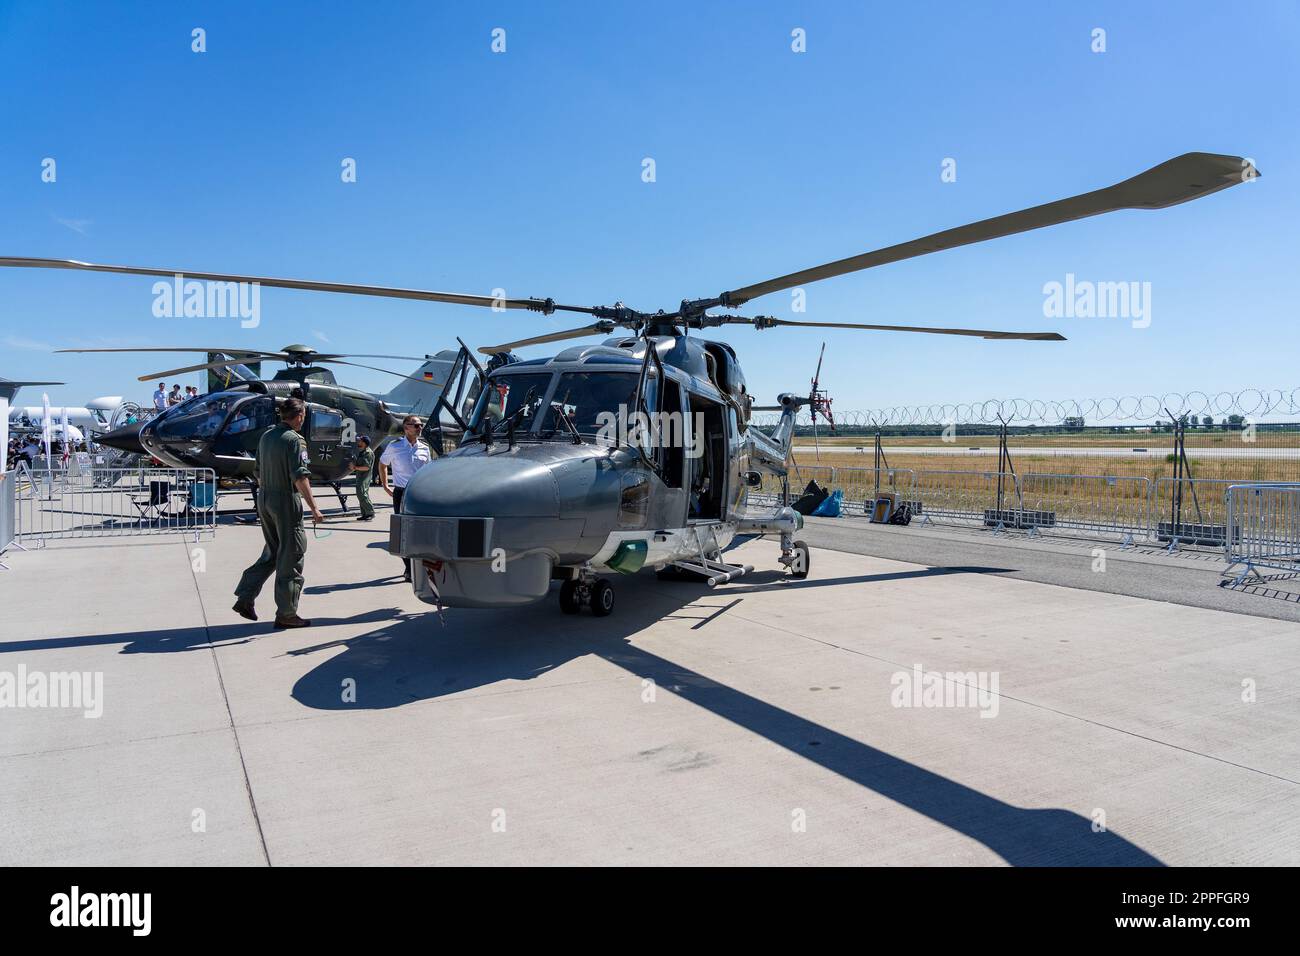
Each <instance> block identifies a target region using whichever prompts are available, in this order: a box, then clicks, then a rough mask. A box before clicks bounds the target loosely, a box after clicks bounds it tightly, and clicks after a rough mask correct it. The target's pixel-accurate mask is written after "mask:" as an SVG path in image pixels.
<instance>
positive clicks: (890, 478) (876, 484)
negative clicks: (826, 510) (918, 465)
mask: <svg viewBox="0 0 1300 956" xmlns="http://www.w3.org/2000/svg"><path fill="white" fill-rule="evenodd" d="M835 482H836V483H835V487H836V488H840V489H843V491H844V505H845V507H849V506H852V508H853V510H854V511H865V512H867V513H870V512H871V507H872V505H873V503H874V502H875V498H876V492H877V490H879V491H881V492H889V493H891V494H893V495H895V496H896V497H897V500H898V501H914V500H915V499H916V493H915V492H916V472H915V471H913V470H912V469H911V468H837V469H835Z"/></svg>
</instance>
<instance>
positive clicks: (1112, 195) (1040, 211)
mask: <svg viewBox="0 0 1300 956" xmlns="http://www.w3.org/2000/svg"><path fill="white" fill-rule="evenodd" d="M1258 176H1259V172H1258V171H1257V170H1256V169H1255V167H1254V166H1253V165H1251V164H1250V163H1249V162H1248V161H1247V160H1244V159H1242V158H1241V157H1240V156H1223V155H1220V154H1217V153H1184V154H1183V155H1182V156H1178V157H1175V158H1174V159H1171V160H1168V161H1167V162H1163V163H1161V164H1160V165H1159V166H1153V167H1151V168H1150V169H1148V170H1147V171H1146V172H1144V173H1139V174H1138V175H1136V176H1134V177H1133V178H1131V179H1126V180H1124V181H1123V182H1121V183H1116V184H1115V185H1113V186H1107V187H1105V188H1104V189H1097V190H1094V191H1093V192H1090V193H1084V194H1082V195H1080V196H1072V197H1070V198H1069V199H1058V200H1057V201H1056V202H1049V203H1045V204H1044V205H1041V206H1034V207H1032V208H1030V209H1022V210H1020V211H1018V212H1012V213H1007V214H1006V215H1004V216H995V217H994V218H992V219H984V220H981V221H980V222H974V223H970V224H969V225H965V226H958V227H956V228H955V229H946V230H944V231H943V232H936V233H934V234H933V235H930V236H923V237H922V238H920V239H913V240H912V241H910V242H903V243H899V244H898V245H896V246H888V247H886V248H884V249H877V250H875V251H873V252H865V253H863V254H862V255H859V256H851V257H850V258H848V259H840V260H837V261H836V262H828V263H826V264H825V265H820V266H814V267H812V268H811V269H804V270H803V271H802V272H792V273H791V274H790V275H787V276H781V277H780V278H777V279H768V280H767V281H766V282H756V283H754V284H753V285H747V286H744V287H743V288H740V289H736V290H735V291H733V292H724V293H723V294H722V296H721V299H722V304H723V305H726V306H730V307H735V306H739V305H742V304H744V303H745V302H748V301H749V300H750V299H755V298H758V297H759V296H760V295H767V294H768V293H769V292H780V291H781V290H783V289H792V288H794V287H795V286H800V285H806V284H808V283H809V282H817V281H820V280H821V279H829V278H832V277H833V276H841V275H844V274H846V273H849V272H858V271H860V270H862V269H871V268H873V267H875V266H881V265H885V264H886V263H890V262H898V261H900V260H902V259H912V258H915V257H916V256H923V255H927V254H928V253H931V252H939V251H941V250H944V249H953V248H956V247H957V246H966V245H970V244H971V243H973V242H983V241H985V240H986V239H996V238H998V237H1000V236H1010V235H1014V234H1015V233H1018V232H1028V231H1030V230H1031V229H1041V228H1042V227H1044V226H1053V225H1057V224H1058V223H1063V222H1071V221H1073V220H1075V219H1086V218H1088V217H1089V216H1097V215H1100V214H1101V213H1104V212H1114V211H1116V210H1118V209H1164V208H1165V207H1166V206H1174V205H1177V204H1178V203H1183V202H1187V201H1188V200H1189V199H1197V198H1199V197H1201V196H1208V195H1209V194H1210V193H1214V192H1218V191H1219V190H1220V189H1227V188H1228V187H1229V186H1235V185H1236V184H1237V183H1240V182H1245V181H1246V180H1248V179H1254V178H1257V177H1258Z"/></svg>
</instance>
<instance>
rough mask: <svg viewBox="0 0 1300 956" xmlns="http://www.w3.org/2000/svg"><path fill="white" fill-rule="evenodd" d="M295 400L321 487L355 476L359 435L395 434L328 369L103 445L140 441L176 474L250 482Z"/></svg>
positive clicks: (286, 374)
mask: <svg viewBox="0 0 1300 956" xmlns="http://www.w3.org/2000/svg"><path fill="white" fill-rule="evenodd" d="M291 396H296V397H299V398H302V399H303V401H305V402H306V403H307V420H306V422H305V424H304V426H303V434H304V437H305V438H306V439H307V450H308V454H309V455H310V462H309V465H310V467H311V470H312V476H313V478H314V479H315V480H319V481H323V482H331V483H334V482H340V481H342V480H343V479H345V478H347V477H349V476H350V475H351V473H352V460H353V457H354V455H355V453H356V439H357V436H358V435H370V436H371V438H372V440H373V441H375V442H378V441H379V440H380V439H381V438H382V437H384V436H385V435H387V434H389V433H390V432H391V431H394V430H396V426H395V424H394V422H393V420H392V416H391V415H390V414H389V413H388V411H387V409H386V408H385V406H384V404H383V402H381V401H380V400H378V399H377V398H375V397H374V396H373V395H371V394H370V393H368V392H363V391H359V390H357V389H352V388H346V387H344V386H340V385H338V384H337V383H336V382H335V381H334V376H333V375H332V374H331V373H330V371H329V370H328V369H324V368H316V367H311V366H308V367H297V368H286V369H282V370H281V371H280V372H278V373H277V374H276V375H275V377H274V378H271V379H266V380H259V381H251V382H240V383H239V384H237V385H233V386H231V387H230V388H228V389H225V390H223V391H218V392H209V393H208V394H206V395H200V396H198V397H196V398H192V399H190V400H188V401H186V402H182V403H181V404H179V405H175V406H173V407H171V408H168V409H166V410H165V411H163V412H162V413H160V414H159V415H157V416H155V417H154V418H152V419H150V420H149V421H147V422H145V423H143V424H142V425H139V426H131V427H130V428H129V429H121V430H119V433H114V434H111V435H107V436H104V442H105V444H109V445H114V446H116V447H125V446H127V445H129V444H130V443H131V440H132V438H134V440H135V441H136V442H138V446H139V450H141V451H143V452H144V453H147V454H149V455H152V456H153V457H155V458H157V459H158V460H159V461H161V462H164V463H165V464H167V465H170V466H172V467H175V468H211V469H212V470H213V471H214V472H216V474H217V475H218V476H219V477H223V478H240V479H251V478H253V477H254V469H255V465H256V456H257V443H258V440H259V439H260V438H261V436H262V433H263V432H264V431H265V430H266V429H267V428H269V427H270V426H271V425H273V424H275V422H276V420H277V419H276V413H275V403H276V400H277V399H279V400H283V399H286V398H289V397H291ZM131 430H134V432H135V434H134V436H132V435H130V434H129V431H131Z"/></svg>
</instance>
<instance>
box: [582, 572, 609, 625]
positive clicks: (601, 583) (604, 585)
mask: <svg viewBox="0 0 1300 956" xmlns="http://www.w3.org/2000/svg"><path fill="white" fill-rule="evenodd" d="M588 600H589V602H590V604H591V613H592V614H593V615H594V616H596V617H608V616H609V614H610V612H611V611H613V610H614V586H613V585H612V584H610V583H609V582H608V581H606V580H605V579H604V578H598V579H597V580H596V583H595V584H593V585H592V586H591V596H590V597H589V598H588Z"/></svg>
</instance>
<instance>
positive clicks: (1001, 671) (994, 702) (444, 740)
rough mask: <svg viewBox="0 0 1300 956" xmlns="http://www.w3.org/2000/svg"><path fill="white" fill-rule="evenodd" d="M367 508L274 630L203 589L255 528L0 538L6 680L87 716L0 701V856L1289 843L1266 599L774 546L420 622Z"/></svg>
mask: <svg viewBox="0 0 1300 956" xmlns="http://www.w3.org/2000/svg"><path fill="white" fill-rule="evenodd" d="M327 502H328V499H327ZM386 527H387V509H381V511H380V515H379V518H378V520H376V521H375V522H374V523H371V524H359V523H356V522H353V521H338V522H335V523H332V524H331V525H330V526H329V528H330V530H331V531H332V533H331V534H330V535H329V536H328V537H326V538H323V539H311V538H310V536H309V552H308V556H307V570H306V573H307V585H308V586H307V591H306V593H305V596H304V598H303V605H302V613H303V614H304V615H306V616H309V617H311V618H313V619H314V620H315V626H313V627H312V628H310V629H307V630H304V631H291V632H277V631H273V630H272V629H271V625H270V623H269V618H270V616H271V615H272V613H273V607H272V603H271V600H270V597H271V595H270V593H269V590H268V591H267V592H266V593H264V595H263V598H262V600H261V601H260V603H259V606H258V607H259V611H260V613H261V614H262V615H263V617H264V620H263V621H262V622H259V623H256V624H253V623H248V622H245V621H243V620H242V619H240V618H238V617H237V616H236V615H235V614H234V613H233V612H232V611H231V610H230V604H231V603H232V600H233V599H232V596H231V590H232V588H233V586H234V584H235V581H236V580H237V579H238V577H239V574H240V572H241V571H242V569H243V568H244V566H245V565H247V564H248V563H250V562H251V561H252V560H253V559H254V558H255V557H256V554H257V552H258V550H259V549H260V547H261V536H260V531H259V530H258V529H257V528H256V527H250V526H238V525H234V524H228V523H225V522H224V521H223V523H222V524H221V525H220V526H219V527H218V529H217V532H216V537H215V539H214V540H210V541H206V542H202V543H199V544H197V545H196V544H194V543H193V542H183V541H180V540H173V541H171V542H168V543H126V542H124V541H122V540H118V541H115V542H105V543H103V544H88V545H80V546H75V547H66V546H57V545H52V546H50V547H49V548H47V549H44V550H40V551H31V552H10V553H8V554H7V555H6V561H7V563H9V564H10V566H11V568H12V570H10V571H8V572H0V606H3V607H4V608H5V609H6V613H5V614H4V615H3V619H2V620H0V679H3V675H4V674H5V673H9V674H14V673H16V672H17V671H18V669H19V668H20V667H21V668H25V669H26V671H27V672H28V673H29V674H30V673H32V672H36V673H40V674H49V673H50V672H56V671H74V670H75V671H82V672H90V673H92V674H93V673H99V674H102V680H103V695H102V698H103V699H102V706H103V714H102V716H101V717H98V718H94V717H86V716H84V715H83V712H82V710H80V709H74V708H52V707H22V708H19V707H12V706H6V707H4V708H3V709H0V864H74V865H95V864H165V865H166V864H248V865H267V864H274V865H299V864H379V863H385V864H453V863H463V864H477V865H498V864H796V865H800V864H873V865H886V864H887V865H897V864H914V865H947V864H1015V865H1034V864H1067V865H1068V864H1097V865H1158V864H1172V865H1181V864H1231V865H1241V864H1291V865H1294V864H1297V863H1300V733H1298V732H1297V731H1300V690H1297V681H1296V676H1297V664H1296V647H1297V645H1298V643H1300V642H1298V640H1297V639H1298V638H1300V627H1298V626H1297V624H1296V623H1294V622H1292V621H1287V620H1277V619H1273V618H1269V617H1264V616H1259V615H1254V614H1247V613H1240V612H1237V611H1227V610H1222V609H1217V608H1211V607H1196V606H1190V605H1189V604H1187V603H1170V602H1168V601H1162V600H1155V599H1152V598H1151V597H1146V596H1135V595H1133V594H1125V593H1118V592H1106V591H1098V590H1092V589H1085V588H1083V587H1078V586H1061V585H1060V584H1053V583H1043V582H1042V581H1036V580H1028V579H1024V573H1023V572H1024V569H1023V568H1020V567H1018V566H1019V565H1021V564H1022V563H1023V562H1021V561H1018V560H1016V558H1015V556H1014V555H1011V554H1007V553H993V552H988V551H977V552H971V553H969V554H968V553H966V552H960V553H958V552H950V551H945V550H943V549H942V548H939V549H938V550H935V548H936V546H934V545H933V544H927V545H925V547H926V548H930V549H931V550H929V551H926V552H925V557H924V560H915V559H916V558H921V557H922V555H921V554H920V553H917V554H914V555H912V557H913V558H914V559H913V560H902V559H898V558H895V557H893V556H887V557H880V556H876V555H873V554H855V553H849V552H847V551H842V550H840V551H836V550H828V549H826V548H822V547H817V548H815V549H814V551H813V553H812V569H811V574H810V576H809V577H808V579H807V580H805V581H800V582H795V581H791V580H789V579H787V578H786V577H784V575H783V574H781V573H778V571H777V570H776V568H777V564H776V561H775V559H776V555H777V548H776V545H775V544H774V543H773V542H770V541H753V542H748V543H745V544H743V545H741V546H740V547H739V548H737V549H736V550H735V552H734V554H735V555H736V556H737V557H739V558H740V559H742V560H744V561H746V562H749V563H752V564H754V565H755V567H756V570H755V572H754V573H753V574H752V575H750V576H748V577H745V578H742V579H741V580H739V581H737V582H735V583H733V584H731V585H726V586H723V587H720V588H718V589H717V590H715V591H708V590H706V589H704V588H703V587H702V586H700V585H695V584H689V583H667V582H663V583H661V582H658V581H656V580H655V578H654V576H653V575H652V574H649V573H648V572H643V573H642V574H639V575H637V576H634V577H631V578H620V579H618V580H617V581H616V582H615V584H616V588H617V597H618V603H617V606H616V609H615V611H614V614H613V616H611V617H609V618H604V619H596V618H593V617H591V616H590V614H589V613H586V612H584V613H583V614H582V615H581V616H579V617H577V618H573V617H568V616H565V615H562V614H561V613H560V611H559V609H558V606H557V604H556V602H555V600H554V598H552V599H551V600H548V601H547V602H545V603H543V604H540V605H537V606H534V607H532V608H527V609H520V610H514V611H469V610H462V611H457V610H449V611H446V612H445V614H444V615H443V617H442V619H440V618H439V615H438V614H437V613H435V612H434V611H433V609H431V608H429V607H428V606H427V605H424V604H422V603H420V602H419V601H417V600H415V598H414V597H413V596H412V594H411V592H410V589H409V587H408V586H406V585H404V584H403V583H402V581H401V578H400V572H401V568H400V564H399V563H398V562H397V561H396V559H394V558H392V557H390V556H389V555H388V554H387V553H386V552H385V550H384V541H385V538H386ZM882 530H887V531H889V532H895V533H896V534H895V537H894V538H893V539H882V540H884V541H885V542H886V543H888V541H890V540H893V541H894V542H897V541H900V540H904V536H906V535H909V534H910V533H911V532H912V531H913V530H919V529H892V528H891V529H882ZM835 533H838V534H843V535H846V536H847V535H849V534H850V532H849V530H844V526H841V530H839V531H836V532H835ZM809 535H810V539H811V540H814V541H816V540H819V538H820V539H822V540H826V541H828V542H833V536H832V535H830V534H829V533H828V532H826V531H824V530H823V527H822V523H815V524H814V525H813V526H810V529H809ZM839 546H841V547H842V546H843V542H840V544H839ZM875 547H876V546H875V545H868V546H867V547H865V548H864V550H869V549H871V548H875ZM196 549H198V550H196ZM1085 553H1086V552H1085ZM1133 572H1134V573H1138V574H1140V573H1143V568H1142V567H1136V568H1134V569H1133ZM915 668H919V669H920V672H919V673H917V672H915V671H914V669H915ZM932 672H937V673H938V675H939V676H938V677H935V678H931V677H929V676H928V675H930V674H931V673H932ZM994 682H996V683H994ZM914 688H919V689H921V691H922V692H921V693H919V694H917V695H916V697H915V699H913V700H906V699H904V696H903V695H904V693H907V694H909V695H910V694H911V691H912V690H913V689H914ZM977 688H980V689H982V690H983V691H984V693H978V692H977V690H976V689H977ZM900 704H901V705H906V706H899V705H900ZM934 704H940V705H942V706H931V705H934Z"/></svg>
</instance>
